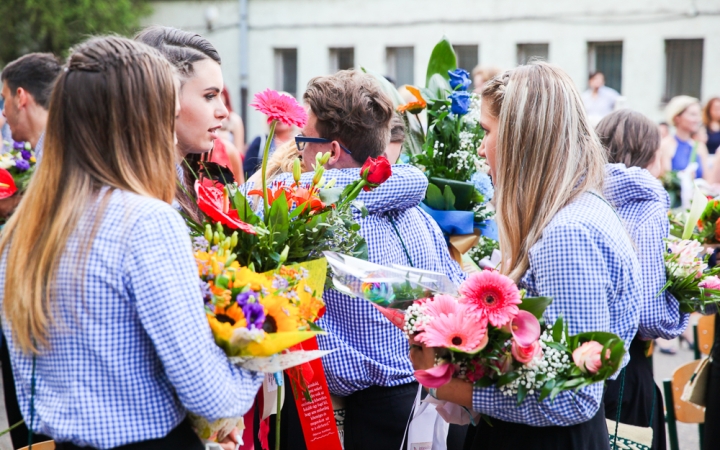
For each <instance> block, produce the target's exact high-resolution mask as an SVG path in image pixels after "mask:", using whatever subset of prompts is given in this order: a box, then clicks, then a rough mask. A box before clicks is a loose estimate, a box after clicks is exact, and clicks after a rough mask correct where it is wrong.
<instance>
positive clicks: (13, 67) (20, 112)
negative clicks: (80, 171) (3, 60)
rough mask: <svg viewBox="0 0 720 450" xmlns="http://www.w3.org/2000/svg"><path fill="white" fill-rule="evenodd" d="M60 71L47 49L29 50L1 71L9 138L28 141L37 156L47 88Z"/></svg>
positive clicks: (45, 118) (42, 132)
mask: <svg viewBox="0 0 720 450" xmlns="http://www.w3.org/2000/svg"><path fill="white" fill-rule="evenodd" d="M59 73H60V63H59V62H58V60H57V58H55V56H54V55H53V54H51V53H29V54H27V55H25V56H22V57H20V58H18V59H16V60H15V61H13V62H11V63H10V64H8V65H7V66H5V68H4V69H3V71H2V75H0V80H2V98H3V99H4V101H5V105H4V107H3V116H4V117H5V118H6V120H7V124H8V126H9V127H10V132H11V133H12V139H13V140H15V141H17V142H29V143H30V146H31V147H32V148H33V149H35V156H36V158H37V160H38V161H39V160H40V157H41V156H42V145H43V140H44V135H45V126H46V125H47V117H48V106H49V103H50V91H52V87H53V85H54V84H55V79H56V78H57V76H58V74H59Z"/></svg>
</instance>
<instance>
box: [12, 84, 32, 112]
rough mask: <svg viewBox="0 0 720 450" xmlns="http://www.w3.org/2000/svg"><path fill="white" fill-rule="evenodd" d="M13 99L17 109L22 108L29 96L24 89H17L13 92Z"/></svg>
mask: <svg viewBox="0 0 720 450" xmlns="http://www.w3.org/2000/svg"><path fill="white" fill-rule="evenodd" d="M15 99H16V100H15V101H16V102H17V106H18V108H24V107H25V106H27V104H28V101H29V100H30V94H29V93H28V91H26V90H25V89H23V88H21V87H19V88H17V91H15Z"/></svg>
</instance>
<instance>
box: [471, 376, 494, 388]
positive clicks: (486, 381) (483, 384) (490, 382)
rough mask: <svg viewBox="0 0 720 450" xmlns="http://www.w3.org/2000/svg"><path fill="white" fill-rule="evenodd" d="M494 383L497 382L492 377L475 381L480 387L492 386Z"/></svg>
mask: <svg viewBox="0 0 720 450" xmlns="http://www.w3.org/2000/svg"><path fill="white" fill-rule="evenodd" d="M493 384H495V381H493V380H492V379H491V378H490V377H483V378H480V379H479V380H477V381H476V382H475V386H477V387H480V388H486V387H490V386H492V385H493Z"/></svg>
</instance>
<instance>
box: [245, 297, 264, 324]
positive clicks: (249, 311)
mask: <svg viewBox="0 0 720 450" xmlns="http://www.w3.org/2000/svg"><path fill="white" fill-rule="evenodd" d="M242 310H243V314H244V315H245V320H247V327H248V328H250V329H253V328H256V329H258V330H259V329H261V328H262V326H263V323H265V309H264V308H263V306H262V305H261V304H260V303H255V302H253V303H248V304H246V305H245V306H243V307H242Z"/></svg>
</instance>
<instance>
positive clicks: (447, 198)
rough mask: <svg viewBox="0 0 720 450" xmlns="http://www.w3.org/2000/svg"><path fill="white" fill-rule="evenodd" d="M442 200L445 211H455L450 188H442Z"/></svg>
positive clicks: (453, 198)
mask: <svg viewBox="0 0 720 450" xmlns="http://www.w3.org/2000/svg"><path fill="white" fill-rule="evenodd" d="M443 200H444V202H443V203H444V204H445V208H444V209H445V211H455V196H454V195H453V191H452V188H450V186H447V185H446V186H445V189H444V190H443Z"/></svg>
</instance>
